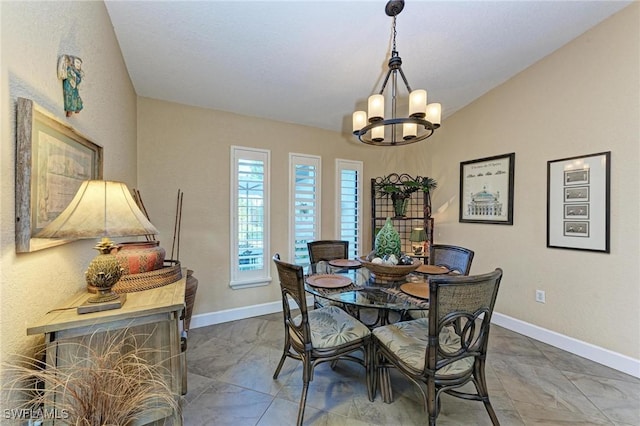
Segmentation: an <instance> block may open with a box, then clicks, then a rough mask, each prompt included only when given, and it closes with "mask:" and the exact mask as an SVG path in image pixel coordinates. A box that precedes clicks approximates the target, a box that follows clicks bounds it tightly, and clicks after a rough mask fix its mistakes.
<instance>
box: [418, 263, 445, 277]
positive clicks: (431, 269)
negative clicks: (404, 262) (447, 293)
mask: <svg viewBox="0 0 640 426" xmlns="http://www.w3.org/2000/svg"><path fill="white" fill-rule="evenodd" d="M416 272H420V273H421V274H430V275H437V274H448V273H449V272H451V271H449V269H447V268H445V267H444V266H436V265H420V266H418V269H416Z"/></svg>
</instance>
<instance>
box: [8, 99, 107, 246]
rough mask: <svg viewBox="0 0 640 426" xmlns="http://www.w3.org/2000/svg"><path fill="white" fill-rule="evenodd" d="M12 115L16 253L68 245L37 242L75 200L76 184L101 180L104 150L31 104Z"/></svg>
mask: <svg viewBox="0 0 640 426" xmlns="http://www.w3.org/2000/svg"><path fill="white" fill-rule="evenodd" d="M16 109H17V111H16V139H17V140H16V252H18V253H24V252H32V251H36V250H41V249H45V248H48V247H53V246H56V245H60V244H64V243H67V242H69V241H72V240H54V239H45V238H35V235H36V234H37V233H38V232H39V231H40V230H41V229H42V228H44V227H45V226H46V225H47V224H48V223H49V222H51V221H52V220H53V219H55V218H56V217H58V215H59V214H60V213H61V212H62V210H64V208H65V207H66V206H67V205H68V204H69V202H70V201H71V199H72V198H73V197H74V195H75V193H76V191H77V190H78V188H79V187H80V184H81V183H82V182H83V181H85V180H88V179H102V147H101V146H99V145H96V144H95V143H93V142H91V141H90V140H89V139H87V138H86V137H84V136H83V135H81V134H80V133H78V132H77V131H76V130H74V129H73V128H72V127H71V126H69V125H67V124H64V123H63V122H61V121H59V120H57V119H56V118H55V117H54V116H53V115H52V114H50V113H49V112H47V111H46V110H44V109H43V108H42V107H40V106H39V105H37V104H36V103H35V102H33V101H32V100H31V99H26V98H18V101H17V108H16Z"/></svg>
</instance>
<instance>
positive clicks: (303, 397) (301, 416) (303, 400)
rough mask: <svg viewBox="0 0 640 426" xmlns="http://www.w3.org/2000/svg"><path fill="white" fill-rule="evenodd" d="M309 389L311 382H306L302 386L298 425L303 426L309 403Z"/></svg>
mask: <svg viewBox="0 0 640 426" xmlns="http://www.w3.org/2000/svg"><path fill="white" fill-rule="evenodd" d="M308 390H309V382H308V381H306V382H304V385H303V386H302V395H301V396H300V405H299V406H298V421H297V423H296V425H297V426H302V420H303V419H304V407H305V405H307V391H308Z"/></svg>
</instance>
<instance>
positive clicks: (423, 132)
mask: <svg viewBox="0 0 640 426" xmlns="http://www.w3.org/2000/svg"><path fill="white" fill-rule="evenodd" d="M403 8H404V0H390V1H389V2H388V3H387V5H386V7H385V12H386V14H387V15H388V16H392V17H393V31H392V35H393V49H392V51H391V58H389V70H388V71H387V75H386V76H385V78H384V82H383V83H382V88H381V89H380V92H378V93H377V94H374V95H371V96H369V101H368V114H367V112H365V111H356V112H354V113H353V134H354V135H356V136H357V137H358V139H360V141H361V142H364V143H366V144H369V145H377V146H399V145H407V144H410V143H414V142H418V141H421V140H424V139H427V138H428V137H429V136H431V135H432V134H433V132H434V131H435V130H436V129H437V128H438V127H440V115H441V110H442V107H441V105H440V104H439V103H432V104H428V105H427V91H426V90H422V89H417V90H411V87H410V86H409V81H407V77H405V75H404V72H403V71H402V59H401V58H400V56H399V55H398V51H397V50H396V16H397V15H398V14H400V12H402V9H403ZM398 74H400V77H402V81H403V82H404V85H405V87H406V88H407V92H408V93H409V114H408V116H407V117H398V116H397V111H396V103H397V95H398V91H397V88H398ZM389 80H391V117H390V118H385V117H384V113H385V105H384V100H385V99H384V89H385V88H386V87H387V83H388V82H389ZM367 117H368V118H367Z"/></svg>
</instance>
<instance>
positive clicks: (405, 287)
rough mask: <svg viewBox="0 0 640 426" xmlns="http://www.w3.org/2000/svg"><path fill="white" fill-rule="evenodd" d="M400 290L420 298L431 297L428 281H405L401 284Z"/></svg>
mask: <svg viewBox="0 0 640 426" xmlns="http://www.w3.org/2000/svg"><path fill="white" fill-rule="evenodd" d="M400 290H402V291H403V292H404V293H407V294H408V295H410V296H415V297H418V298H420V299H428V298H429V284H427V283H405V284H402V285H401V286H400Z"/></svg>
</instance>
